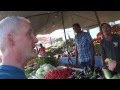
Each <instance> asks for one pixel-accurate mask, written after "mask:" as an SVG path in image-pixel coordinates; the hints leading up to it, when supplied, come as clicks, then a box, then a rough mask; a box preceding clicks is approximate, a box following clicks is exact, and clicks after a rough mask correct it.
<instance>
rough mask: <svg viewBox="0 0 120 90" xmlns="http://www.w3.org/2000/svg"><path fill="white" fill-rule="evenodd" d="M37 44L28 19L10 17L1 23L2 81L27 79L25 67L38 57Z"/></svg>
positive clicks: (0, 77) (0, 75)
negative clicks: (29, 61)
mask: <svg viewBox="0 0 120 90" xmlns="http://www.w3.org/2000/svg"><path fill="white" fill-rule="evenodd" d="M35 43H37V39H36V37H35V36H34V34H33V30H32V27H31V24H30V21H29V20H27V19H26V18H24V17H19V16H10V17H6V18H4V19H3V20H1V21H0V50H1V52H2V63H1V65H0V79H27V78H26V76H25V73H24V66H25V65H26V63H27V62H28V60H29V59H31V58H34V57H36V56H37V55H36V53H35V50H34V47H35Z"/></svg>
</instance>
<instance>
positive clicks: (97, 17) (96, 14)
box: [94, 11, 103, 38]
mask: <svg viewBox="0 0 120 90" xmlns="http://www.w3.org/2000/svg"><path fill="white" fill-rule="evenodd" d="M94 13H95V16H96V19H97V22H98V26H99V29H100V32H102V31H101V28H100V24H101V23H100V19H99V16H98V13H97V11H94ZM102 38H103V34H102Z"/></svg>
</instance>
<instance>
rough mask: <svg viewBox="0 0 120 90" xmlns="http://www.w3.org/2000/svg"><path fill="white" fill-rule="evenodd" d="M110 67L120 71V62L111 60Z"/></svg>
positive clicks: (112, 69)
mask: <svg viewBox="0 0 120 90" xmlns="http://www.w3.org/2000/svg"><path fill="white" fill-rule="evenodd" d="M108 69H109V70H111V71H115V72H118V73H120V62H116V61H115V60H112V61H109V62H108Z"/></svg>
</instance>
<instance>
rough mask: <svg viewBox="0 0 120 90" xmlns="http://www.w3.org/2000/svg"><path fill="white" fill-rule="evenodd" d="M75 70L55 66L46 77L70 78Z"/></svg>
mask: <svg viewBox="0 0 120 90" xmlns="http://www.w3.org/2000/svg"><path fill="white" fill-rule="evenodd" d="M73 72H74V70H73V69H71V68H55V69H52V70H49V71H48V72H46V73H45V74H44V78H45V79H68V78H69V77H70V76H71V75H72V73H73Z"/></svg>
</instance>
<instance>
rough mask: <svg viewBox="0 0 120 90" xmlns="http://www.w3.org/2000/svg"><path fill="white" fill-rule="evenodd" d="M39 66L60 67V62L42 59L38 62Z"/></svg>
mask: <svg viewBox="0 0 120 90" xmlns="http://www.w3.org/2000/svg"><path fill="white" fill-rule="evenodd" d="M38 64H39V65H43V64H51V65H53V66H55V67H56V66H58V61H57V60H55V58H53V57H42V58H40V60H39V61H38Z"/></svg>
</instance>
